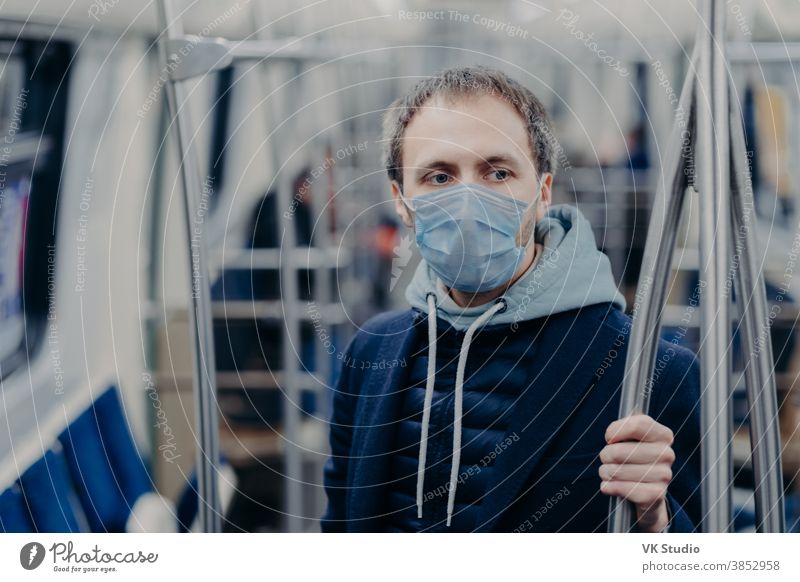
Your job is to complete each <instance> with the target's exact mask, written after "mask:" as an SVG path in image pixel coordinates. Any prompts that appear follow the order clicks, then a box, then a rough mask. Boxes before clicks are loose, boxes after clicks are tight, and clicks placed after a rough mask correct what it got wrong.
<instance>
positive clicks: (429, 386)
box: [417, 293, 436, 519]
mask: <svg viewBox="0 0 800 582" xmlns="http://www.w3.org/2000/svg"><path fill="white" fill-rule="evenodd" d="M435 379H436V296H435V295H434V294H433V293H428V378H427V380H426V381H425V404H424V405H423V407H422V435H421V436H420V441H419V464H418V465H417V518H418V519H422V492H423V488H424V484H425V462H426V461H427V459H428V426H429V425H430V422H431V402H432V401H433V383H434V380H435Z"/></svg>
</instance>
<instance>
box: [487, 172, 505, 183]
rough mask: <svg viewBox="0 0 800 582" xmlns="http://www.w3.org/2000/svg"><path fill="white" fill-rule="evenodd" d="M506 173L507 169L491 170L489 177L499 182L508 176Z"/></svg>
mask: <svg viewBox="0 0 800 582" xmlns="http://www.w3.org/2000/svg"><path fill="white" fill-rule="evenodd" d="M508 175H509V172H508V170H492V172H491V173H490V174H489V177H490V179H493V180H497V181H498V182H500V181H503V180H505V179H506V178H508Z"/></svg>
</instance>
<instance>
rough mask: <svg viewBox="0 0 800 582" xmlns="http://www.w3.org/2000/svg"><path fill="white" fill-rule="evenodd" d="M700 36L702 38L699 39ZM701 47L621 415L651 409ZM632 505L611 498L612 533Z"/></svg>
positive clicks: (667, 172) (647, 270) (666, 181)
mask: <svg viewBox="0 0 800 582" xmlns="http://www.w3.org/2000/svg"><path fill="white" fill-rule="evenodd" d="M698 36H699V35H698ZM699 46H700V45H699V43H698V42H695V45H694V49H693V51H692V56H691V58H690V61H689V63H690V66H689V68H688V70H687V74H686V78H685V79H684V82H683V88H682V89H681V95H680V98H679V100H678V108H677V110H676V111H677V115H676V122H675V124H674V125H673V127H672V134H671V136H670V140H669V150H668V152H667V156H668V157H667V161H666V163H665V164H664V166H663V171H662V176H661V179H660V180H659V183H658V188H657V189H656V196H655V199H654V201H653V211H652V214H651V215H650V226H649V228H648V230H647V240H646V242H645V248H644V257H643V259H642V274H641V276H640V280H639V286H638V288H637V290H636V301H635V302H634V310H633V322H632V325H631V337H630V341H629V342H628V351H627V354H628V355H627V357H626V358H625V377H624V380H623V386H622V394H621V396H620V409H619V416H620V418H624V417H626V416H630V415H632V414H637V413H644V414H646V413H647V411H648V409H649V405H650V392H651V389H652V373H653V367H654V364H655V358H656V349H657V347H658V338H659V332H660V328H661V306H662V305H663V304H664V299H665V296H666V286H667V283H668V279H669V272H670V268H671V266H672V254H673V250H674V248H675V239H676V236H677V232H678V225H679V222H680V218H681V214H682V210H683V201H684V197H685V192H686V187H687V184H688V172H687V171H685V170H686V168H687V167H688V164H687V163H686V162H687V157H686V156H687V155H688V154H689V151H690V149H691V136H692V135H693V133H694V132H693V127H694V115H695V113H694V108H693V105H692V94H693V91H694V87H695V82H696V79H695V69H696V65H697V60H698V51H699ZM632 516H633V511H632V506H631V504H629V503H623V502H622V500H621V499H620V498H618V497H613V498H611V500H610V509H609V519H608V531H609V532H611V533H615V532H616V533H620V532H627V531H630V530H631V528H632V527H633V517H632Z"/></svg>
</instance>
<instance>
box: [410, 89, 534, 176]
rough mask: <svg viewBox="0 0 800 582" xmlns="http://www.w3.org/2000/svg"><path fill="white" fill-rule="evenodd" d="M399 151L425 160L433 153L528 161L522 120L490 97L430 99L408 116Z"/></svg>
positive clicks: (435, 97)
mask: <svg viewBox="0 0 800 582" xmlns="http://www.w3.org/2000/svg"><path fill="white" fill-rule="evenodd" d="M403 150H404V152H405V153H408V154H412V156H413V157H415V158H418V157H424V158H428V157H430V156H431V155H432V152H434V151H435V152H437V153H438V155H436V158H437V159H438V158H441V157H443V156H445V157H458V158H463V157H464V156H472V157H476V158H479V159H488V158H490V157H498V156H506V157H508V158H512V159H516V160H518V161H519V162H524V161H526V160H527V161H531V159H530V158H531V152H530V146H529V138H528V129H527V125H526V123H525V120H524V119H523V118H522V116H521V115H520V114H519V112H518V111H517V110H516V109H514V107H513V106H511V105H510V104H509V103H507V102H506V101H504V100H502V99H499V98H497V97H494V96H492V95H480V96H468V97H465V98H461V97H459V98H455V99H451V98H445V97H443V96H434V97H432V98H431V99H429V100H428V101H427V102H426V103H425V104H424V105H423V106H422V107H421V108H420V109H419V110H418V111H417V113H416V114H415V115H414V117H412V119H411V122H410V123H409V125H408V127H407V128H406V131H405V133H404V136H403ZM409 161H410V160H409ZM417 161H419V160H417Z"/></svg>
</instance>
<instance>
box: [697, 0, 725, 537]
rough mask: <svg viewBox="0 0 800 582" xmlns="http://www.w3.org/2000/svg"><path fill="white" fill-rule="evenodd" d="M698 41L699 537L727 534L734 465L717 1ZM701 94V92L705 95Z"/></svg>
mask: <svg viewBox="0 0 800 582" xmlns="http://www.w3.org/2000/svg"><path fill="white" fill-rule="evenodd" d="M701 6H702V10H701V18H700V23H701V24H700V25H701V27H703V28H702V30H703V36H702V41H701V46H700V63H699V67H698V72H697V77H698V83H697V85H696V90H697V94H696V102H697V141H696V149H695V152H694V153H695V159H696V162H697V163H696V165H695V167H696V171H697V176H696V179H695V182H696V184H697V190H698V192H699V194H700V267H699V268H700V278H701V280H703V281H705V283H706V286H705V288H704V289H703V295H702V299H701V302H700V314H701V326H700V329H701V334H700V337H701V342H700V359H701V362H702V365H701V373H702V374H701V375H702V380H703V382H702V385H703V391H702V394H701V398H700V407H701V419H702V426H703V428H704V431H703V434H702V438H701V442H700V446H701V456H702V465H703V469H702V473H701V478H702V486H701V487H702V489H701V491H702V502H703V524H702V525H703V531H706V532H727V531H729V530H730V526H731V513H732V501H731V499H732V496H731V490H730V488H731V487H732V481H733V469H732V466H733V463H732V459H731V446H730V439H731V434H732V417H731V411H730V407H729V401H730V377H731V374H730V352H729V349H728V347H729V345H730V334H731V320H730V314H729V301H730V294H729V290H727V289H726V288H725V283H726V281H727V275H728V267H729V263H730V257H731V254H730V205H729V204H730V201H729V198H728V196H729V188H728V182H729V168H730V156H729V154H728V149H729V144H730V136H729V132H728V123H729V119H730V114H729V109H728V79H727V71H726V69H725V58H724V24H725V15H724V11H723V8H722V7H721V6H720V3H719V2H718V0H703V2H702V4H701ZM703 91H705V92H706V93H703Z"/></svg>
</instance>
